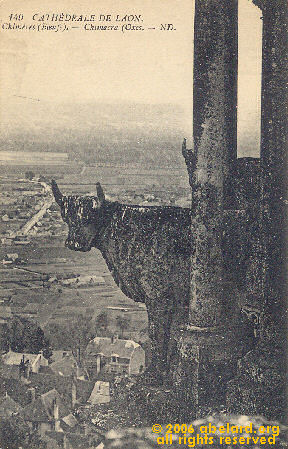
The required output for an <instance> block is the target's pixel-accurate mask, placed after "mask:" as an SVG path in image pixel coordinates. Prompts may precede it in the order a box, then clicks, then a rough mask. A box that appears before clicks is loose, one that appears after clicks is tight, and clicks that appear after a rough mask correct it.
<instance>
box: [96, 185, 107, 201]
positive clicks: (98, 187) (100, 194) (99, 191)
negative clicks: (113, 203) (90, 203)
mask: <svg viewBox="0 0 288 449" xmlns="http://www.w3.org/2000/svg"><path fill="white" fill-rule="evenodd" d="M96 192H97V197H98V200H99V202H100V205H101V206H102V204H103V203H104V202H105V195H104V192H103V189H102V187H101V184H100V182H97V184H96Z"/></svg>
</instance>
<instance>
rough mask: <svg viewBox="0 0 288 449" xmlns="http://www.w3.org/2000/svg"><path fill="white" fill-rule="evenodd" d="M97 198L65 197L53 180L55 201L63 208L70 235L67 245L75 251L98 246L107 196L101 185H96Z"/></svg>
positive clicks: (64, 219) (62, 211) (62, 212)
mask: <svg viewBox="0 0 288 449" xmlns="http://www.w3.org/2000/svg"><path fill="white" fill-rule="evenodd" d="M96 189H97V195H96V196H93V197H92V196H78V195H71V196H65V195H63V194H62V193H61V192H60V189H59V187H58V186H57V183H56V182H55V181H54V180H52V192H53V195H54V198H55V201H56V203H57V204H59V206H60V207H61V215H62V218H63V221H65V223H67V224H68V227H69V233H68V238H67V239H66V242H65V245H66V246H67V247H68V248H69V249H72V250H74V251H90V249H91V248H92V246H97V237H98V236H99V233H100V231H101V229H102V228H103V223H104V206H105V195H104V192H103V190H102V187H101V185H100V183H97V184H96Z"/></svg>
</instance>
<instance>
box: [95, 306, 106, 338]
mask: <svg viewBox="0 0 288 449" xmlns="http://www.w3.org/2000/svg"><path fill="white" fill-rule="evenodd" d="M108 324H109V320H108V314H107V312H106V311H105V310H104V311H103V312H101V313H100V314H99V315H98V316H97V318H96V320H95V326H96V334H97V335H99V336H105V335H106V334H107V329H108Z"/></svg>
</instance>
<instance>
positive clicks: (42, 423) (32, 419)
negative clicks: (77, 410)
mask: <svg viewBox="0 0 288 449" xmlns="http://www.w3.org/2000/svg"><path fill="white" fill-rule="evenodd" d="M69 414H70V411H69V408H68V407H67V405H66V404H65V403H64V402H63V400H62V398H61V396H60V394H59V393H58V391H56V390H55V389H53V390H50V391H48V392H47V393H44V394H42V395H41V396H40V397H39V398H37V399H35V400H34V401H32V402H31V404H29V405H27V406H26V407H25V408H24V410H23V412H22V416H23V418H24V420H25V421H26V422H27V424H28V426H29V427H30V428H31V429H32V430H35V431H37V432H38V433H39V435H40V436H42V437H43V436H45V433H46V432H47V431H51V430H54V431H56V432H59V431H61V422H60V421H61V419H63V418H65V417H66V416H68V415H69Z"/></svg>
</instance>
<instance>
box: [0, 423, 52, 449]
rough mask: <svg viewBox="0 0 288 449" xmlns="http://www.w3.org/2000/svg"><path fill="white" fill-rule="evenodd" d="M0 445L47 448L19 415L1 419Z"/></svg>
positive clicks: (10, 447)
mask: <svg viewBox="0 0 288 449" xmlns="http://www.w3.org/2000/svg"><path fill="white" fill-rule="evenodd" d="M0 447H1V448H2V449H19V448H20V447H21V448H23V449H45V448H46V447H47V446H46V443H44V442H43V441H42V440H41V439H40V438H39V436H38V435H37V433H36V432H32V431H31V430H30V429H29V427H28V426H27V424H26V423H25V422H24V420H23V419H21V418H20V417H19V416H12V417H10V418H4V419H1V421H0Z"/></svg>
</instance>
